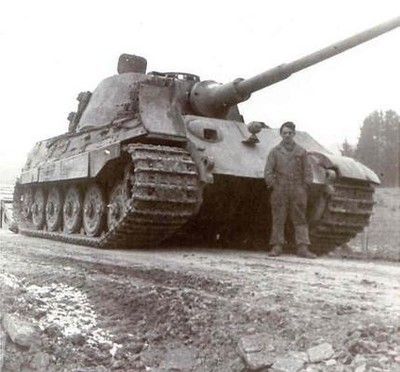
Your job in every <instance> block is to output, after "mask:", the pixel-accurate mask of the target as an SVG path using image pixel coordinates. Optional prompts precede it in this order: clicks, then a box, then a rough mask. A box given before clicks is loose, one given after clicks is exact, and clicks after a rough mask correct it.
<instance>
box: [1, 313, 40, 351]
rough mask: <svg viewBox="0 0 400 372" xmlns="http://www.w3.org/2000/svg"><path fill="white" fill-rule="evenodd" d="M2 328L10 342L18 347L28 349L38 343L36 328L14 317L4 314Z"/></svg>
mask: <svg viewBox="0 0 400 372" xmlns="http://www.w3.org/2000/svg"><path fill="white" fill-rule="evenodd" d="M3 327H4V330H5V331H6V332H7V334H8V336H9V337H10V338H11V340H12V342H14V343H16V344H18V345H20V346H24V347H30V346H32V345H34V344H37V343H38V341H39V336H40V334H39V330H38V328H37V327H35V326H34V325H32V324H31V323H30V322H28V321H26V320H24V319H21V318H18V317H17V316H15V315H11V314H4V316H3Z"/></svg>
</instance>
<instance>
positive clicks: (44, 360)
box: [30, 352, 50, 371]
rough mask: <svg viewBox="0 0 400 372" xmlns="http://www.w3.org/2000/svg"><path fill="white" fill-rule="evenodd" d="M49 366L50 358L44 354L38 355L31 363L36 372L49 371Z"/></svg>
mask: <svg viewBox="0 0 400 372" xmlns="http://www.w3.org/2000/svg"><path fill="white" fill-rule="evenodd" d="M49 365H50V356H49V354H47V353H43V352H39V353H36V354H35V355H34V356H33V358H32V360H31V363H30V366H31V368H32V369H33V370H36V371H48V366H49Z"/></svg>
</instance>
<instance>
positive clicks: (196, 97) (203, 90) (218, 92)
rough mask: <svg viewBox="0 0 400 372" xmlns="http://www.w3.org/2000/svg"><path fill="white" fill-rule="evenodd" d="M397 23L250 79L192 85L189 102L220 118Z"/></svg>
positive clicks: (396, 20) (398, 23)
mask: <svg viewBox="0 0 400 372" xmlns="http://www.w3.org/2000/svg"><path fill="white" fill-rule="evenodd" d="M399 26H400V17H396V18H394V19H391V20H390V21H387V22H385V23H382V24H380V25H378V26H375V27H372V28H370V29H368V30H365V31H363V32H360V33H358V34H356V35H354V36H351V37H349V38H347V39H344V40H342V41H339V42H338V43H335V44H332V45H330V46H328V47H326V48H323V49H321V50H318V51H316V52H314V53H311V54H308V55H306V56H304V57H302V58H299V59H296V60H294V61H292V62H289V63H284V64H282V65H279V66H276V67H274V68H271V69H269V70H267V71H264V72H262V73H261V74H258V75H256V76H253V77H251V78H249V79H241V78H239V79H236V80H234V81H232V82H230V83H227V84H219V83H216V82H214V81H210V80H207V81H202V82H199V83H197V84H195V85H194V86H193V88H192V91H191V94H190V101H191V105H192V107H193V109H194V110H195V111H196V112H197V113H198V114H200V115H205V116H215V117H223V116H225V115H226V113H227V111H228V110H229V108H230V107H231V106H233V105H235V104H237V103H240V102H243V101H246V100H247V99H248V98H249V97H250V95H251V93H253V92H255V91H257V90H260V89H263V88H266V87H268V86H270V85H272V84H275V83H277V82H279V81H281V80H284V79H286V78H288V77H289V76H290V75H291V74H293V73H294V72H297V71H300V70H303V69H305V68H307V67H309V66H312V65H315V64H317V63H319V62H321V61H323V60H325V59H328V58H331V57H333V56H335V55H336V54H339V53H343V52H344V51H346V50H348V49H351V48H353V47H355V46H357V45H360V44H362V43H364V42H366V41H368V40H371V39H374V38H376V37H378V36H380V35H382V34H384V33H386V32H388V31H391V30H393V29H395V28H397V27H399Z"/></svg>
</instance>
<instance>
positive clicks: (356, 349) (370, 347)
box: [348, 340, 378, 355]
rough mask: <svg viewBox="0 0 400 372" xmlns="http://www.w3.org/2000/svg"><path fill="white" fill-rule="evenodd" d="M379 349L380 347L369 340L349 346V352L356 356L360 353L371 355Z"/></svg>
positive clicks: (355, 342)
mask: <svg viewBox="0 0 400 372" xmlns="http://www.w3.org/2000/svg"><path fill="white" fill-rule="evenodd" d="M377 348H378V345H377V343H376V342H374V341H369V340H354V341H353V342H351V343H350V344H349V346H348V349H349V351H350V352H351V353H352V354H353V355H355V354H358V353H368V354H371V353H373V352H375V351H376V350H377Z"/></svg>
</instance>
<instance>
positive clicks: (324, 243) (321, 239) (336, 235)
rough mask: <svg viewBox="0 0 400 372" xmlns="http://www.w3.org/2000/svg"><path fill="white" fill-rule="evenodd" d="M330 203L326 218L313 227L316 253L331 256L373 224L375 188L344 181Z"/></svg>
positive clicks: (338, 184)
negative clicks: (371, 218)
mask: <svg viewBox="0 0 400 372" xmlns="http://www.w3.org/2000/svg"><path fill="white" fill-rule="evenodd" d="M334 188H335V192H334V194H333V195H331V196H330V197H329V199H328V201H327V205H326V208H325V211H324V213H323V215H322V218H321V219H320V220H319V221H318V222H316V224H315V225H314V226H310V240H311V244H312V250H313V251H314V252H315V253H318V254H325V253H329V252H330V251H332V250H333V249H335V248H336V247H339V246H341V245H343V244H345V243H348V242H349V241H350V240H351V239H352V238H354V237H355V236H356V235H357V234H358V233H360V232H361V231H362V230H363V229H364V228H365V227H366V226H368V224H369V219H370V217H371V214H372V208H373V205H374V200H373V194H374V187H373V186H372V185H371V184H370V183H368V182H363V183H361V182H356V181H352V180H345V179H341V180H339V181H337V182H336V183H335V184H334Z"/></svg>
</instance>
